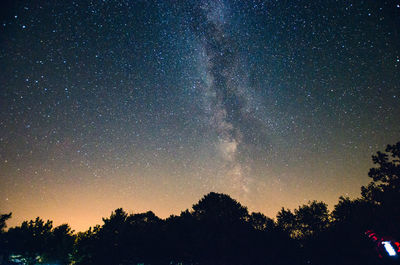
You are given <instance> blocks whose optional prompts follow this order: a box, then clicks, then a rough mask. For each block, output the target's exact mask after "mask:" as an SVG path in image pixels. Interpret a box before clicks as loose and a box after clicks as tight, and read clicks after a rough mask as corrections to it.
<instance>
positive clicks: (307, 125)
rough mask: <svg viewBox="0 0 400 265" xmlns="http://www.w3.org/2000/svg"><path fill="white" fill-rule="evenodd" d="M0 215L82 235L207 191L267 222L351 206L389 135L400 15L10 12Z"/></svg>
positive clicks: (82, 4) (301, 4) (190, 4)
mask: <svg viewBox="0 0 400 265" xmlns="http://www.w3.org/2000/svg"><path fill="white" fill-rule="evenodd" d="M5 7H6V8H4V10H3V11H2V16H1V19H2V20H1V25H0V69H1V74H0V84H1V87H0V181H1V185H0V209H1V210H2V211H13V212H14V215H13V216H14V218H13V222H14V224H15V223H17V222H20V221H21V220H23V219H27V218H33V217H35V216H37V215H40V216H42V217H43V218H52V219H54V220H55V221H56V222H68V223H70V224H71V225H72V227H73V228H76V229H78V230H79V229H85V228H87V227H88V226H89V225H90V224H95V223H96V222H99V221H100V220H101V219H100V217H101V216H106V215H108V213H109V212H110V211H111V210H113V209H115V208H117V207H121V206H122V207H124V208H126V209H127V210H128V211H134V212H136V211H142V210H147V209H151V210H153V211H154V212H155V213H156V214H159V215H160V216H161V217H165V216H168V215H169V214H172V213H179V212H180V210H184V209H186V208H188V207H190V206H191V204H193V203H194V202H195V201H197V200H198V199H199V198H200V197H201V196H202V195H204V194H205V193H207V192H209V191H218V192H224V193H227V194H229V195H231V196H233V197H234V198H236V199H238V200H239V201H241V202H242V203H243V204H245V205H247V206H249V208H250V209H251V210H257V211H262V212H264V213H266V214H267V215H270V216H271V217H273V215H274V214H275V213H276V211H277V210H278V209H279V208H280V207H282V206H285V207H289V208H291V207H296V206H297V205H299V204H302V203H306V202H307V201H308V200H313V199H317V200H324V201H326V202H328V203H329V205H330V206H333V204H334V203H335V202H336V201H337V198H338V196H339V195H348V196H352V197H354V196H358V194H359V190H360V186H361V185H363V184H366V183H367V182H368V181H369V179H368V177H367V172H368V169H369V168H370V167H371V166H372V164H371V162H370V160H371V159H370V156H371V154H373V153H375V152H376V151H378V150H382V149H384V147H385V145H386V144H389V143H394V142H396V141H398V140H399V136H400V104H399V103H400V52H399V51H400V34H399V29H400V1H372V0H370V1H367V0H366V1H361V0H357V1H330V0H328V1H326V0H324V1H322V0H321V1H228V0H214V1H213V0H208V1H205V0H204V1H45V2H42V3H36V2H31V1H16V2H10V3H8V4H7V5H5Z"/></svg>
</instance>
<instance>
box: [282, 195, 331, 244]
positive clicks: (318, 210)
mask: <svg viewBox="0 0 400 265" xmlns="http://www.w3.org/2000/svg"><path fill="white" fill-rule="evenodd" d="M277 220H278V226H279V227H280V228H281V229H282V230H284V231H286V232H287V233H288V234H289V235H290V236H291V237H293V238H298V239H304V238H307V237H310V236H313V235H315V234H318V233H320V232H321V231H323V230H324V229H326V228H327V226H328V224H329V211H328V207H327V205H326V204H325V203H324V202H317V201H312V202H309V203H308V204H307V205H302V206H300V207H299V208H298V209H295V210H294V213H292V212H291V211H290V210H285V209H284V208H282V209H281V211H279V212H278V214H277Z"/></svg>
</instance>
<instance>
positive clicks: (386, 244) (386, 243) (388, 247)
mask: <svg viewBox="0 0 400 265" xmlns="http://www.w3.org/2000/svg"><path fill="white" fill-rule="evenodd" d="M382 244H383V246H384V247H385V249H386V252H387V253H388V254H389V256H396V255H397V254H396V251H395V250H394V248H393V246H392V244H390V242H389V241H383V242H382Z"/></svg>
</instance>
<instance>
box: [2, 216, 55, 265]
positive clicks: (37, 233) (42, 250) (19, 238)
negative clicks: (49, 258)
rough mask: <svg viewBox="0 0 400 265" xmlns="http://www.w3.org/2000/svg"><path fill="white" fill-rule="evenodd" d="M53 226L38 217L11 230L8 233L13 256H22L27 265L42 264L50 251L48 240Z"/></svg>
mask: <svg viewBox="0 0 400 265" xmlns="http://www.w3.org/2000/svg"><path fill="white" fill-rule="evenodd" d="M52 227H53V224H52V222H51V221H49V220H47V221H46V222H44V221H43V220H42V219H40V218H39V217H37V218H36V219H35V220H31V221H29V222H28V221H25V222H23V223H22V224H21V226H19V227H14V228H10V229H9V231H8V233H7V238H8V243H9V248H10V250H11V251H12V253H13V254H17V255H20V256H21V257H22V259H23V260H25V262H26V264H29V265H30V264H36V263H37V262H41V261H42V258H43V256H44V255H45V254H46V251H47V250H48V245H47V240H48V239H49V237H50V235H51V229H52Z"/></svg>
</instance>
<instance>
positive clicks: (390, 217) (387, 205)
mask: <svg viewBox="0 0 400 265" xmlns="http://www.w3.org/2000/svg"><path fill="white" fill-rule="evenodd" d="M372 161H373V163H374V164H375V165H377V167H374V168H371V169H370V170H369V173H368V176H369V177H370V178H372V182H371V183H370V184H369V185H368V186H366V187H365V186H363V187H362V188H361V194H362V197H363V198H364V199H365V200H368V201H370V202H372V203H375V204H376V205H377V206H378V210H377V218H378V220H377V222H378V224H375V225H376V226H377V228H379V229H380V230H381V231H384V232H385V233H392V234H393V233H394V234H395V235H396V236H397V237H400V232H399V229H398V224H399V223H400V207H399V202H400V142H398V143H396V144H394V145H387V147H386V149H385V152H379V151H378V152H377V153H376V155H373V156H372Z"/></svg>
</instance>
